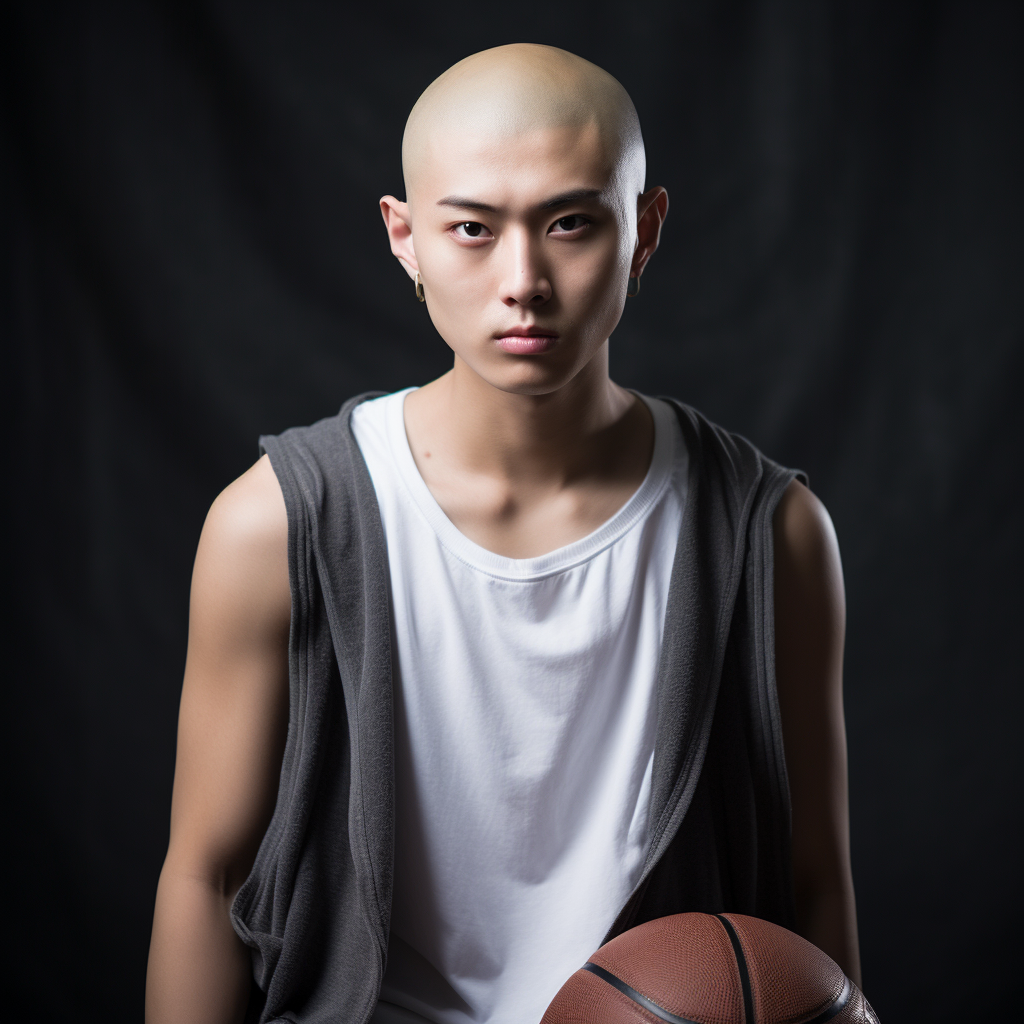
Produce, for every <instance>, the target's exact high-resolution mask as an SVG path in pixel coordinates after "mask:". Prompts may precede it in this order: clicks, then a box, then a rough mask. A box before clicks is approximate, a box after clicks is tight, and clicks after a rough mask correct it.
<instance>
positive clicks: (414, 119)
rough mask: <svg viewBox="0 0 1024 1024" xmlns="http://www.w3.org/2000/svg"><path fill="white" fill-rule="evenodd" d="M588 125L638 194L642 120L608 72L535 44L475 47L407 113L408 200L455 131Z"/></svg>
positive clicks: (496, 132)
mask: <svg viewBox="0 0 1024 1024" xmlns="http://www.w3.org/2000/svg"><path fill="white" fill-rule="evenodd" d="M590 127H594V128H596V129H597V133H598V137H599V138H600V140H601V143H602V148H603V149H604V150H605V152H606V155H607V160H608V162H609V165H610V166H613V167H615V168H616V175H617V176H621V178H622V181H623V185H625V186H627V187H628V189H629V191H631V192H632V193H633V194H634V195H639V194H640V193H641V192H642V191H643V186H644V176H645V174H646V158H645V155H644V143H643V136H642V135H641V134H640V120H639V118H638V117H637V115H636V109H635V108H634V106H633V101H632V100H631V99H630V98H629V93H627V92H626V90H625V89H624V88H623V87H622V86H621V85H620V84H619V82H618V81H617V80H616V79H615V78H613V77H612V76H611V75H610V74H608V72H607V71H604V70H603V69H602V68H599V67H598V66H597V65H596V64H591V63H590V61H587V60H584V59H583V58H582V57H577V56H576V55H575V54H573V53H569V52H568V51H567V50H560V49H558V48H557V47H554V46H543V45H540V44H538V43H510V44H508V45H506V46H497V47H494V48H493V49H491V50H482V51H481V52H480V53H474V54H473V55H472V56H469V57H466V58H465V59H463V60H460V61H459V62H458V64H454V65H453V66H452V67H450V68H449V69H448V70H447V71H445V72H444V74H442V75H441V76H440V77H438V78H436V79H435V80H434V81H433V82H431V84H430V85H429V86H427V88H426V89H425V90H424V92H423V95H421V96H420V98H419V99H418V100H417V101H416V104H415V105H414V106H413V108H412V112H411V113H410V114H409V119H408V120H407V121H406V125H405V134H404V136H403V137H402V173H403V175H404V177H405V188H406V198H407V199H411V198H412V193H413V191H414V185H415V182H416V179H417V176H418V174H419V173H420V171H421V169H422V168H423V167H424V165H425V164H426V163H427V162H429V160H430V159H431V157H432V156H433V155H435V154H437V155H440V154H441V153H442V152H443V150H444V145H445V138H446V137H451V136H452V134H453V133H461V134H466V133H469V134H470V135H471V136H472V135H477V136H484V137H488V138H494V137H509V138H511V137H515V136H516V135H521V134H526V133H529V132H531V131H536V130H538V129H544V128H572V129H577V130H580V131H583V130H586V129H588V128H590Z"/></svg>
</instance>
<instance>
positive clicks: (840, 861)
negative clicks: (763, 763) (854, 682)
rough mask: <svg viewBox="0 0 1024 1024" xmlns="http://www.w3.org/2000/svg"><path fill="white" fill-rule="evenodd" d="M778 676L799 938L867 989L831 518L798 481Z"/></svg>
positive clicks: (787, 508) (779, 616) (842, 624)
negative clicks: (849, 796)
mask: <svg viewBox="0 0 1024 1024" xmlns="http://www.w3.org/2000/svg"><path fill="white" fill-rule="evenodd" d="M774 537H775V671H776V677H777V681H778V692H779V706H780V710H781V713H782V732H783V740H784V743H785V748H786V767H787V770H788V772H789V787H790V796H791V798H792V804H793V878H794V883H795V896H796V916H797V930H798V931H799V932H800V933H801V934H802V935H803V936H804V937H805V938H807V939H809V940H810V941H811V942H813V943H814V944H815V945H816V946H818V947H819V948H821V949H823V950H824V951H825V952H826V953H828V955H829V956H830V957H832V959H833V960H835V961H836V963H838V964H839V966H840V967H842V968H843V970H844V971H846V973H847V975H849V977H850V978H851V979H853V981H855V982H856V983H857V985H860V983H861V978H860V951H859V947H858V943H857V914H856V907H855V904H854V895H853V875H852V873H851V870H850V821H849V808H848V799H847V781H846V780H847V774H846V726H845V723H844V719H843V642H844V638H845V632H846V598H845V594H844V590H843V570H842V565H841V563H840V561H839V545H838V544H837V542H836V536H835V531H834V529H833V527H832V520H831V519H830V518H829V515H828V512H826V511H825V507H824V505H822V503H821V502H820V501H819V500H818V499H817V498H816V497H815V496H814V495H813V494H812V493H811V492H810V491H809V490H808V489H807V488H806V487H804V486H803V484H801V483H799V482H798V481H794V482H793V483H791V484H790V485H789V487H788V488H787V489H786V492H785V494H784V495H783V496H782V500H781V501H780V503H779V507H778V509H777V510H776V512H775V520H774Z"/></svg>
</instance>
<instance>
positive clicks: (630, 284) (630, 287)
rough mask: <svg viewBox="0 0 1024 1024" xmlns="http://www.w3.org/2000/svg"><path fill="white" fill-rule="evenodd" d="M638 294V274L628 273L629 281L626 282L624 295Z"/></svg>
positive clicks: (630, 296)
mask: <svg viewBox="0 0 1024 1024" xmlns="http://www.w3.org/2000/svg"><path fill="white" fill-rule="evenodd" d="M639 294H640V275H639V274H638V275H637V276H636V277H633V275H632V274H630V277H629V281H627V282H626V297H627V298H630V299H631V298H633V297H634V296H635V295H639Z"/></svg>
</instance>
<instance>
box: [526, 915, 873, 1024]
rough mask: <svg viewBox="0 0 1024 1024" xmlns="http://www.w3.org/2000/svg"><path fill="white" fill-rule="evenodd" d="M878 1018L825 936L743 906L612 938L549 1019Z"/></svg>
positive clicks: (729, 1021)
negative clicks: (816, 941)
mask: <svg viewBox="0 0 1024 1024" xmlns="http://www.w3.org/2000/svg"><path fill="white" fill-rule="evenodd" d="M666 1021H668V1022H669V1024H825V1022H826V1021H829V1022H830V1024H878V1018H877V1017H876V1016H875V1012H874V1010H872V1009H871V1006H870V1005H869V1003H868V1001H867V1000H866V999H865V998H864V996H863V995H861V992H860V989H858V988H857V986H856V985H854V984H853V982H852V981H850V980H849V979H848V978H847V977H846V975H845V974H844V973H843V972H842V970H841V969H840V967H839V966H838V965H837V964H836V963H835V961H833V960H831V959H830V958H829V957H827V956H826V955H825V954H824V953H822V951H821V950H820V949H818V947H817V946H812V945H811V943H809V942H808V941H807V940H806V939H802V938H800V936H799V935H794V934H793V933H792V932H791V931H787V930H786V929H785V928H780V927H779V926H778V925H775V924H770V923H769V922H768V921H762V920H760V919H759V918H756V917H745V916H744V915H742V914H675V915H673V916H672V917H662V918H659V919H658V920H657V921H648V922H647V923H646V924H642V925H638V926H637V927H636V928H631V929H630V930H629V931H628V932H623V933H622V935H618V936H616V937H615V938H614V939H612V940H611V942H608V943H606V944H605V945H603V946H602V947H601V948H600V949H599V950H598V951H597V952H596V953H595V954H594V955H593V956H592V957H591V958H590V960H589V961H587V963H586V964H585V965H584V966H583V967H581V968H580V970H578V971H577V972H576V973H575V974H574V975H573V976H572V977H571V978H570V979H569V980H568V981H567V982H566V983H565V984H564V985H563V986H562V988H561V989H560V990H559V992H558V995H556V996H555V998H554V999H553V1000H552V1002H551V1005H550V1006H549V1007H548V1009H547V1012H546V1013H545V1014H544V1017H543V1019H542V1021H541V1024H641V1022H643V1024H664V1022H666Z"/></svg>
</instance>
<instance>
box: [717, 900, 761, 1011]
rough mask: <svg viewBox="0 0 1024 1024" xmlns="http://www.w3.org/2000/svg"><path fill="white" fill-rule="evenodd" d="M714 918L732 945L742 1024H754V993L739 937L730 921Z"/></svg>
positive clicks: (719, 917) (725, 918)
mask: <svg viewBox="0 0 1024 1024" xmlns="http://www.w3.org/2000/svg"><path fill="white" fill-rule="evenodd" d="M715 917H716V918H718V920H719V921H720V922H721V923H722V927H723V928H725V931H726V934H727V935H728V936H729V941H730V942H731V943H732V952H733V955H734V956H735V957H736V966H737V967H738V968H739V971H740V985H741V986H742V988H743V1022H744V1024H754V993H753V990H752V989H751V987H750V974H749V973H748V971H747V958H746V956H744V954H743V946H742V945H741V944H740V937H739V935H737V934H736V929H735V928H733V926H732V921H730V920H729V919H728V918H727V917H723V916H722V915H721V914H715Z"/></svg>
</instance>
